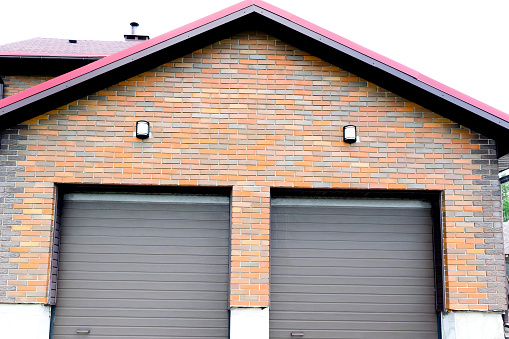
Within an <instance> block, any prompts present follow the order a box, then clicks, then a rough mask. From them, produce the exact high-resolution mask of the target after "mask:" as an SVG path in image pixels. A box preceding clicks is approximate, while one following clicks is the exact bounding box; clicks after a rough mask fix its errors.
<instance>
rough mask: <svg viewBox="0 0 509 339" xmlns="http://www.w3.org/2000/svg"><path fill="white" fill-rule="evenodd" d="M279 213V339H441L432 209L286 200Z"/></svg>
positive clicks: (275, 333)
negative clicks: (436, 289)
mask: <svg viewBox="0 0 509 339" xmlns="http://www.w3.org/2000/svg"><path fill="white" fill-rule="evenodd" d="M271 213H272V225H271V229H272V231H271V294H270V300H271V303H270V306H271V310H270V338H271V339H279V338H296V337H303V338H313V339H325V338H327V339H338V338H352V339H353V338H355V339H358V338H366V339H367V338H370V339H371V338H380V339H383V338H386V339H398V338H401V339H407V338H412V339H418V338H422V339H430V338H437V337H438V334H437V319H436V313H435V304H434V301H435V299H434V269H433V245H432V220H431V209H430V206H429V205H428V204H427V203H425V202H421V201H406V200H380V199H378V200H368V199H349V200H347V199H302V198H299V199H297V198H295V199H288V198H280V199H273V206H272V210H271ZM292 333H293V336H292Z"/></svg>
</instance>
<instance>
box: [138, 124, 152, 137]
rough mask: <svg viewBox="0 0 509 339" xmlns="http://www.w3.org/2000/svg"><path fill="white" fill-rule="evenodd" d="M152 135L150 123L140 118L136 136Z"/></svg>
mask: <svg viewBox="0 0 509 339" xmlns="http://www.w3.org/2000/svg"><path fill="white" fill-rule="evenodd" d="M149 135H150V124H149V123H148V121H145V120H140V121H137V122H136V138H138V139H147V138H148V137H149Z"/></svg>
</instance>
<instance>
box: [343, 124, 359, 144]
mask: <svg viewBox="0 0 509 339" xmlns="http://www.w3.org/2000/svg"><path fill="white" fill-rule="evenodd" d="M343 141H344V142H346V143H349V144H353V143H354V142H356V141H357V127H355V126H354V125H346V126H345V127H343Z"/></svg>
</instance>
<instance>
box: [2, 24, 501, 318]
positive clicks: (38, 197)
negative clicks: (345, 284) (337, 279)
mask: <svg viewBox="0 0 509 339" xmlns="http://www.w3.org/2000/svg"><path fill="white" fill-rule="evenodd" d="M140 119H146V120H148V121H149V122H150V123H151V131H152V133H153V137H152V138H149V139H146V140H144V141H141V140H139V139H136V138H135V137H133V132H134V127H135V122H136V121H137V120H140ZM346 124H355V125H356V126H357V127H358V131H359V135H360V142H358V143H355V144H352V145H348V144H345V143H343V142H342V141H341V137H342V133H341V127H342V126H344V125H346ZM3 138H4V140H3V143H2V152H4V153H2V157H4V158H2V159H4V160H5V161H8V162H10V163H9V165H10V166H13V167H11V168H12V169H16V170H17V172H16V173H14V172H13V171H10V170H7V171H9V173H8V174H7V175H5V177H3V179H4V181H3V182H2V184H3V186H2V187H3V189H4V190H5V192H6V195H5V199H4V206H3V208H4V210H3V212H4V216H3V219H2V222H3V225H2V232H3V233H2V237H3V238H2V240H3V241H4V247H3V248H2V249H3V251H4V252H1V253H2V255H4V259H2V260H3V262H2V265H3V266H2V267H4V268H2V269H3V272H4V273H5V274H3V275H2V277H5V280H6V281H4V284H5V286H0V291H3V290H6V291H5V293H4V294H5V296H4V297H3V298H2V300H3V301H7V302H45V301H46V292H47V279H48V263H49V251H50V231H51V225H52V218H53V216H52V212H53V190H54V184H55V183H94V184H140V185H207V186H215V185H217V186H232V187H233V193H232V209H233V210H232V228H233V229H232V257H231V260H232V262H231V266H232V268H231V283H232V286H231V296H230V299H231V305H232V306H268V296H269V294H268V293H269V290H268V287H269V220H270V218H269V214H270V189H271V188H272V187H301V188H335V189H412V190H419V189H433V190H442V191H443V198H444V199H443V201H444V203H443V210H444V215H443V223H444V227H445V239H444V241H445V251H446V280H447V302H448V303H447V307H448V308H449V309H462V310H501V309H503V308H504V307H505V303H506V296H505V285H504V284H505V283H504V270H503V267H504V256H503V242H502V237H501V234H502V231H501V227H502V222H501V221H502V220H501V206H500V205H501V204H500V190H499V184H498V176H497V160H496V152H495V144H494V141H493V140H490V139H487V138H485V137H484V136H482V135H479V134H477V133H475V132H474V131H472V130H469V129H468V128H465V127H463V126H460V125H458V124H456V123H454V122H451V121H450V120H448V119H445V118H443V117H441V116H439V115H437V114H434V113H432V112H430V111H428V110H426V109H424V108H422V107H420V106H418V105H416V104H414V103H411V102H408V101H406V100H404V99H403V98H401V97H398V96H397V95H395V94H393V93H390V92H388V91H386V90H384V89H383V88H380V87H377V86H376V85H375V84H372V83H369V82H367V81H365V80H363V79H361V78H359V77H357V76H355V75H354V74H351V73H349V72H347V71H345V70H342V69H340V68H338V67H336V66H333V65H331V64H329V63H327V62H324V61H322V60H320V59H318V58H315V57H313V56H311V55H309V54H307V53H305V52H303V51H300V50H297V49H295V48H293V47H292V46H289V45H287V44H285V43H283V42H281V41H279V40H277V39H275V38H272V37H270V36H266V35H264V34H263V33H257V32H248V33H245V34H240V35H236V36H234V37H232V38H231V39H226V40H222V41H221V42H219V43H216V44H214V45H212V46H208V47H206V48H203V49H202V50H198V51H196V52H195V53H193V54H191V55H187V56H185V57H184V58H181V59H177V60H174V61H171V62H168V63H166V64H164V65H161V66H160V67H158V68H156V69H154V70H151V71H148V72H146V73H143V74H140V75H139V76H136V77H133V78H130V79H128V80H126V81H123V82H121V83H119V84H117V85H116V86H112V87H109V88H106V89H104V90H102V91H99V92H97V93H94V94H92V95H89V96H88V97H86V98H83V99H82V100H78V101H77V102H73V103H70V104H69V105H67V106H65V107H61V108H60V109H58V110H55V111H51V112H49V113H48V114H43V115H41V116H39V117H37V118H34V119H32V120H29V121H27V122H25V123H24V124H22V125H19V126H18V127H17V129H13V130H12V131H11V132H10V133H9V134H5V133H4V135H3ZM14 140H15V141H16V143H12V141H14ZM11 143H12V144H11ZM5 152H9V153H5ZM23 169H24V170H23ZM5 258H7V259H5ZM0 283H1V282H0ZM0 293H1V292H0Z"/></svg>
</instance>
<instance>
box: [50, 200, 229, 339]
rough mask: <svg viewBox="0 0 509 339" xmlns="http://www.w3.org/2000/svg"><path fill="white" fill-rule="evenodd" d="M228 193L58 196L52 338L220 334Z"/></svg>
mask: <svg viewBox="0 0 509 339" xmlns="http://www.w3.org/2000/svg"><path fill="white" fill-rule="evenodd" d="M229 229H230V226H229V198H227V197H216V196H180V195H159V194H67V195H65V196H64V202H63V210H62V220H61V247H60V262H59V276H58V292H57V303H56V307H55V322H54V329H53V338H54V339H57V338H58V339H59V338H72V337H75V336H78V335H80V338H85V336H81V335H86V338H108V339H110V338H194V339H198V338H226V337H227V336H228V305H227V300H228V272H229V264H228V263H229V233H230V232H229Z"/></svg>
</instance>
